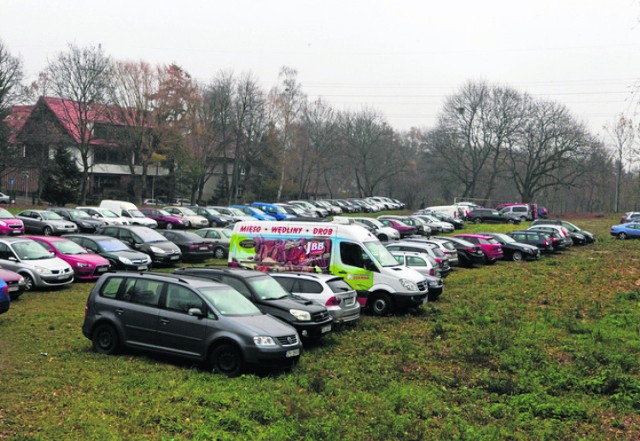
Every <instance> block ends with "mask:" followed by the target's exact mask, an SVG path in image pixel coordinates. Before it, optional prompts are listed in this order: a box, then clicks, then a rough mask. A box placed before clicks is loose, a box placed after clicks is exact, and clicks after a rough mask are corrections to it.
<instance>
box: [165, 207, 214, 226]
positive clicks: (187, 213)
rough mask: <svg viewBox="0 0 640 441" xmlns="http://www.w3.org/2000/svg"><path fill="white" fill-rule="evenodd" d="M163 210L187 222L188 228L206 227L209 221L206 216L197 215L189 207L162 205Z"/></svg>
mask: <svg viewBox="0 0 640 441" xmlns="http://www.w3.org/2000/svg"><path fill="white" fill-rule="evenodd" d="M163 210H164V211H166V212H167V213H170V214H172V215H174V216H178V217H180V218H182V219H184V220H185V221H186V222H187V227H189V228H206V227H208V226H209V221H208V220H207V218H206V217H204V216H200V215H198V214H197V213H196V212H195V211H193V210H192V209H191V208H187V207H175V206H174V207H164V208H163Z"/></svg>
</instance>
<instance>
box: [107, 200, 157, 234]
mask: <svg viewBox="0 0 640 441" xmlns="http://www.w3.org/2000/svg"><path fill="white" fill-rule="evenodd" d="M100 208H106V209H107V210H110V211H112V212H113V213H115V214H116V215H118V216H120V217H123V218H125V219H127V220H128V221H129V224H130V225H142V226H143V227H149V228H157V227H158V223H157V222H156V221H155V220H153V219H150V218H148V217H147V216H145V215H144V213H142V212H141V211H140V210H138V207H136V206H135V204H133V203H131V202H127V201H118V200H112V199H103V200H102V201H100Z"/></svg>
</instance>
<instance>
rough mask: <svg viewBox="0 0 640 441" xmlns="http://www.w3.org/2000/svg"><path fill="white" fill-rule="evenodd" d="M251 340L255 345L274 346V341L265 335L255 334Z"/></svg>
mask: <svg viewBox="0 0 640 441" xmlns="http://www.w3.org/2000/svg"><path fill="white" fill-rule="evenodd" d="M253 342H254V343H255V344H256V346H275V345H276V342H275V341H273V339H272V338H271V337H269V336H267V335H257V336H255V337H253Z"/></svg>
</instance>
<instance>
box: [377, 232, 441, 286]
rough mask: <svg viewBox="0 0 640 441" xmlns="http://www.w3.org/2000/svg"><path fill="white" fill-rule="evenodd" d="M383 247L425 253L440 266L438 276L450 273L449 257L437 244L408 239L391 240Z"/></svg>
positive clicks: (391, 249) (390, 249)
mask: <svg viewBox="0 0 640 441" xmlns="http://www.w3.org/2000/svg"><path fill="white" fill-rule="evenodd" d="M385 247H386V248H387V249H388V250H389V251H392V252H393V251H416V252H419V253H427V254H429V255H430V256H431V257H433V258H434V260H435V261H436V262H437V263H438V265H439V266H440V277H447V276H448V275H449V273H451V265H450V264H449V258H448V257H447V256H446V255H445V254H444V253H443V252H442V251H440V247H438V245H434V244H431V243H421V242H409V241H402V240H400V241H398V242H391V243H388V244H386V245H385Z"/></svg>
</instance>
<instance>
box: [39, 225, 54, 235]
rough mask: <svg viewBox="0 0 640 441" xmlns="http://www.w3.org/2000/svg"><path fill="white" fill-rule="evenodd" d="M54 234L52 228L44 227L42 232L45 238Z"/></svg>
mask: <svg viewBox="0 0 640 441" xmlns="http://www.w3.org/2000/svg"><path fill="white" fill-rule="evenodd" d="M52 234H53V230H52V229H51V227H44V230H42V235H43V236H51V235H52Z"/></svg>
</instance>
